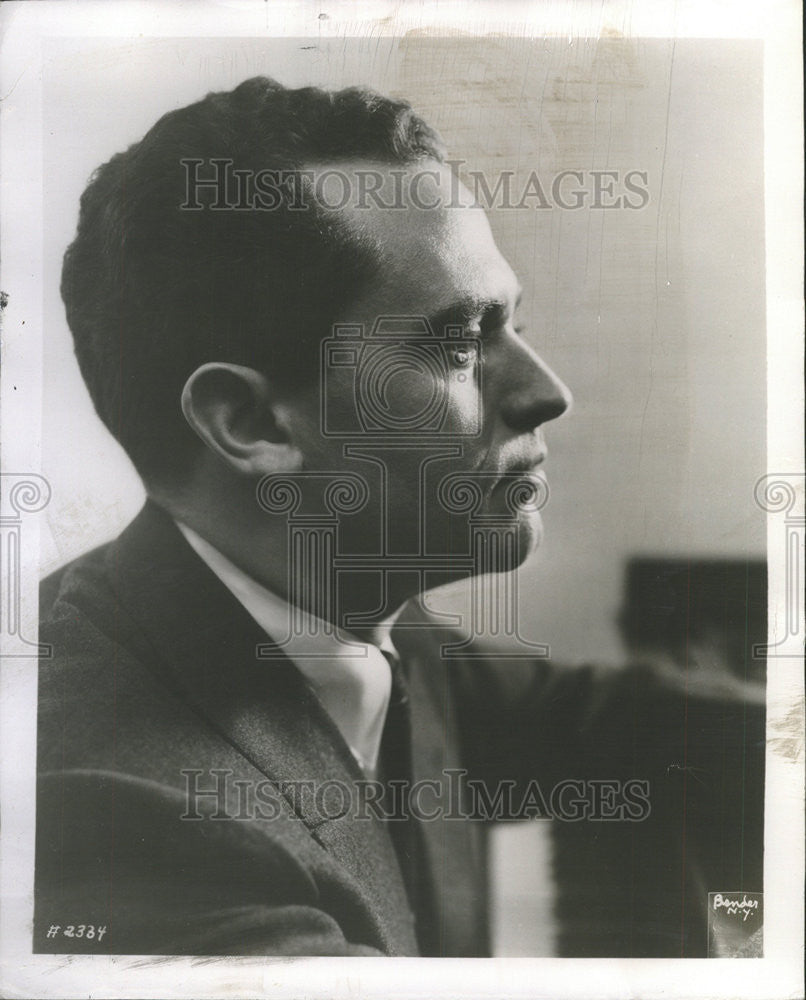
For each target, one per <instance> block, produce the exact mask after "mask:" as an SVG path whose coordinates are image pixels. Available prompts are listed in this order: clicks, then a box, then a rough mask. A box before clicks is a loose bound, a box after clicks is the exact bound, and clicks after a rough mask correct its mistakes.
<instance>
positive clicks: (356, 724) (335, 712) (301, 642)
mask: <svg viewBox="0 0 806 1000" xmlns="http://www.w3.org/2000/svg"><path fill="white" fill-rule="evenodd" d="M176 526H177V527H178V528H179V530H180V531H181V532H182V534H183V536H184V537H185V539H186V541H187V543H188V544H189V545H190V547H191V548H192V549H193V551H194V552H195V553H196V554H197V555H198V556H199V558H200V559H201V560H202V561H203V562H204V563H205V564H206V565H207V566H208V567H209V569H210V570H211V571H212V572H213V573H215V575H216V576H217V577H218V578H219V580H221V582H222V583H223V584H224V586H225V587H227V589H228V590H229V591H230V592H231V593H232V594H233V595H234V596H235V598H236V599H237V600H238V601H239V602H240V603H241V604H242V605H243V607H244V608H245V609H246V610H247V611H248V612H249V614H250V615H251V616H252V618H254V620H255V621H256V622H257V623H258V625H260V627H261V628H262V629H263V630H264V631H265V632H266V634H267V635H269V636H271V638H272V639H273V640H274V641H275V643H277V645H279V646H280V648H281V649H282V650H283V652H284V653H285V654H286V656H288V658H289V659H290V660H292V661H293V663H294V664H295V666H296V667H297V669H298V670H299V671H300V673H302V674H303V676H304V677H305V678H306V680H307V681H308V683H309V684H310V686H311V687H312V688H313V690H314V692H315V694H316V695H317V697H318V698H319V700H320V702H321V703H322V705H323V707H324V708H325V710H326V711H327V712H328V714H329V715H330V716H331V718H332V719H333V721H334V722H335V723H336V726H337V727H338V729H339V731H340V732H341V734H342V736H343V737H344V741H345V742H346V744H347V746H348V747H349V748H350V751H351V753H352V754H353V756H354V757H355V759H356V760H357V761H358V763H359V765H360V766H361V767H362V768H363V770H364V771H365V773H367V774H368V775H370V776H374V775H375V773H376V771H377V766H378V753H379V750H380V745H381V736H382V733H383V727H384V723H385V721H386V712H387V709H388V707H389V696H390V692H391V668H390V666H389V662H388V660H387V658H386V656H384V654H383V652H381V650H384V651H385V652H387V653H390V654H391V655H393V656H395V655H396V651H395V648H394V646H393V644H392V640H391V635H390V633H391V628H392V621H391V620H390V621H388V622H387V623H385V626H384V629H383V637H382V640H381V642H380V643H379V645H377V646H376V645H374V644H373V643H368V642H362V641H361V640H359V639H357V638H356V637H355V636H353V635H351V634H350V633H348V632H345V631H343V630H342V631H341V632H339V631H337V630H336V628H335V627H334V626H333V625H332V624H330V623H329V622H325V621H323V620H322V619H321V618H317V617H316V616H315V615H311V614H308V613H307V612H306V611H303V610H302V609H301V608H298V607H295V606H294V605H291V604H289V603H288V602H287V601H285V600H284V599H283V598H282V597H280V596H279V595H278V594H275V593H274V592H273V591H271V590H268V589H267V588H266V587H264V586H262V585H261V584H260V583H258V582H257V580H255V579H254V578H253V577H251V576H249V575H248V574H247V573H245V572H244V571H243V570H242V569H240V568H239V567H238V566H236V565H235V563H233V562H232V561H231V560H230V559H228V558H227V557H226V556H225V555H224V554H223V553H222V552H219V550H218V549H217V548H215V546H213V545H211V544H210V542H208V541H207V540H206V539H205V538H202V537H201V535H199V534H198V533H197V532H196V531H194V530H193V529H192V528H189V527H188V526H187V525H186V524H183V523H182V522H181V521H176Z"/></svg>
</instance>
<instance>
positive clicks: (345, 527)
mask: <svg viewBox="0 0 806 1000" xmlns="http://www.w3.org/2000/svg"><path fill="white" fill-rule="evenodd" d="M370 166H371V167H372V169H376V170H378V171H380V172H382V173H383V176H384V185H383V187H381V188H380V189H379V196H380V198H381V200H382V201H383V202H384V203H385V204H391V203H393V198H394V197H397V198H398V207H395V208H384V207H381V206H380V205H379V204H377V203H371V202H369V201H367V203H366V204H364V205H361V206H359V205H356V204H350V205H349V206H348V207H347V208H345V209H343V210H341V212H340V214H341V217H342V221H343V222H344V223H345V224H346V225H347V226H348V227H350V228H351V229H352V230H353V231H354V232H355V233H356V234H359V235H360V237H361V238H362V239H363V240H367V241H369V242H370V245H375V246H376V247H377V250H378V255H379V259H380V263H379V269H378V273H377V275H376V277H375V279H374V280H373V283H372V285H371V287H370V288H368V289H367V290H366V292H365V293H364V295H363V296H362V297H361V298H360V299H359V300H358V301H355V302H353V303H352V305H351V306H350V307H349V308H348V309H346V310H345V311H344V314H343V315H342V316H340V317H339V318H338V322H337V324H336V325H335V327H334V332H333V334H332V336H331V338H330V340H329V344H328V345H325V347H324V349H323V354H322V366H323V367H322V372H321V378H320V381H319V385H318V386H317V388H316V391H315V392H312V393H310V394H307V395H305V396H302V397H300V398H298V399H297V400H295V401H293V402H292V403H291V404H290V407H289V408H290V410H291V411H292V416H293V419H294V421H295V423H296V426H297V427H298V428H299V427H302V428H304V431H303V433H302V438H303V440H302V451H303V454H304V456H305V464H306V466H307V468H308V469H317V470H328V471H330V472H333V473H336V472H349V473H353V474H357V475H359V476H361V477H362V478H363V479H364V481H365V482H366V484H367V487H368V491H369V497H370V499H369V502H368V503H367V504H366V506H365V507H364V508H363V510H362V511H361V512H360V513H357V514H355V515H353V516H348V517H345V518H343V520H342V540H341V546H340V548H341V553H342V555H344V554H347V555H350V554H355V555H370V554H372V553H378V552H380V553H384V554H386V555H387V556H388V557H389V559H390V561H391V560H394V557H395V556H396V555H400V556H401V557H402V559H401V565H402V564H403V563H404V562H405V560H406V557H411V556H419V557H422V563H423V565H427V566H428V567H430V568H429V576H428V585H429V586H432V585H437V584H439V583H443V582H446V581H447V580H449V579H452V578H459V577H462V576H465V575H468V559H471V560H472V558H473V552H472V544H473V543H472V542H471V539H470V531H471V527H472V526H474V525H475V526H476V527H477V528H478V527H479V526H481V527H482V528H484V527H485V526H486V527H488V528H489V527H494V526H495V525H496V524H497V525H498V526H499V527H501V526H504V525H506V526H508V527H509V528H510V529H513V528H514V529H517V544H516V546H515V548H516V551H514V552H513V553H511V554H510V555H509V556H508V557H507V558H506V559H505V560H504V562H502V564H501V566H500V567H498V568H501V569H511V568H513V567H514V565H516V564H518V563H520V562H522V561H523V559H524V558H526V556H527V554H528V553H529V552H530V551H531V550H532V549H533V548H534V547H535V546H536V545H537V544H538V542H539V538H540V531H541V523H540V514H539V511H538V509H536V508H537V507H539V506H540V503H541V501H542V500H543V499H544V498H545V495H546V487H545V481H544V480H543V481H541V480H542V475H543V473H542V469H541V468H540V466H541V463H542V462H543V460H544V459H545V456H546V446H545V443H544V439H543V434H542V430H541V425H542V424H543V423H545V422H546V421H548V420H552V419H554V418H555V417H557V416H559V415H560V414H561V413H562V412H563V411H564V410H565V409H567V407H568V405H569V401H570V395H569V393H568V390H567V389H566V387H565V386H564V385H563V384H562V382H560V381H559V379H558V378H557V377H556V376H555V375H554V374H553V373H552V372H551V370H550V369H549V368H548V367H547V366H546V365H545V364H544V363H543V362H542V361H541V360H540V358H539V357H538V356H537V354H536V353H535V352H534V351H533V350H532V349H531V347H529V345H528V344H527V343H526V341H525V340H524V339H523V336H522V334H523V331H522V330H520V328H519V326H518V318H517V308H518V302H519V298H520V286H519V283H518V280H517V278H516V276H515V274H514V273H513V271H512V269H511V268H510V266H509V264H508V263H507V262H506V260H505V259H504V258H503V256H502V255H501V253H500V252H499V250H498V248H497V246H496V244H495V241H494V239H493V237H492V233H491V231H490V227H489V223H488V221H487V218H486V216H485V214H484V212H483V210H481V209H480V208H478V207H475V206H474V205H473V203H472V199H471V196H470V194H469V192H467V190H466V189H464V188H461V186H460V193H459V194H458V195H457V191H456V188H457V184H456V181H455V180H453V181H452V179H451V176H450V173H449V171H448V170H447V168H445V167H443V166H440V165H439V164H435V163H428V164H425V165H419V166H413V167H411V168H410V169H409V170H408V171H407V172H406V173H407V176H406V179H405V182H404V183H403V184H401V182H400V179H399V177H398V178H397V179H395V181H394V185H393V179H392V177H391V174H390V168H388V167H375V166H374V165H367V164H340V165H338V169H340V170H341V171H343V172H345V173H347V174H348V176H350V177H351V178H354V179H355V185H356V186H355V187H354V188H353V190H355V189H356V187H357V185H358V179H357V176H356V175H355V174H354V171H356V170H359V169H368V168H369V167H370ZM328 169H333V165H330V166H329V168H328ZM426 171H427V172H428V173H426ZM431 172H436V174H438V177H434V176H432V175H431ZM399 173H400V171H398V174H399ZM417 173H419V174H420V177H419V180H417V181H416V188H414V187H412V181H413V178H414V175H415V174H417ZM393 187H394V191H393ZM401 190H402V192H403V194H402V202H401V201H400V199H401ZM439 201H441V204H440V205H439V207H430V206H432V205H434V204H435V203H436V202H439ZM457 202H458V203H459V204H457ZM401 205H402V207H401ZM424 206H429V207H424ZM423 319H424V320H427V324H425V325H424V324H423ZM345 327H347V328H348V329H345ZM429 327H430V329H429ZM359 453H360V454H359ZM518 486H520V489H518ZM530 487H531V489H530ZM530 495H531V502H529V500H530ZM519 499H520V502H518V501H519ZM496 518H497V520H496ZM440 557H442V562H441V563H440ZM504 563H505V564H504ZM488 569H490V566H489V565H485V566H478V567H476V569H475V571H476V572H484V571H485V570H488ZM401 572H402V570H401Z"/></svg>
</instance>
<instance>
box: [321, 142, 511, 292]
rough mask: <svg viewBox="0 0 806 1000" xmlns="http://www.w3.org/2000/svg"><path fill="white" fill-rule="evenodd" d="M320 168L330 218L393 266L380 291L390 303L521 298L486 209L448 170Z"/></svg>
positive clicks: (429, 165) (422, 166)
mask: <svg viewBox="0 0 806 1000" xmlns="http://www.w3.org/2000/svg"><path fill="white" fill-rule="evenodd" d="M312 169H313V170H314V177H315V181H314V183H315V185H316V186H317V188H318V192H319V195H320V200H324V202H325V209H326V211H328V210H331V211H334V212H335V213H336V214H337V215H338V216H339V218H340V219H341V221H342V222H343V223H344V224H345V225H346V226H347V227H348V228H349V229H352V230H353V231H354V232H355V233H356V234H357V235H360V237H361V239H362V240H363V241H365V242H369V243H372V244H374V245H375V246H376V248H377V252H378V256H379V260H380V261H381V262H382V263H385V264H386V265H387V266H386V267H385V268H383V271H385V272H386V273H385V275H379V276H378V277H379V284H378V286H377V287H376V291H377V292H378V293H379V294H381V295H383V296H384V298H386V299H387V301H388V299H389V296H391V297H392V298H395V299H396V298H398V296H400V298H401V301H400V303H399V307H401V308H402V307H403V305H404V301H403V299H404V298H405V296H406V293H411V294H414V295H417V294H420V295H422V296H423V297H424V299H425V298H427V299H428V300H429V302H430V304H431V305H432V306H434V307H435V308H436V309H443V308H446V307H448V306H450V305H451V304H452V303H453V301H454V299H456V298H457V297H458V298H464V299H467V300H471V299H473V298H477V299H479V300H481V299H501V300H506V301H512V300H513V299H514V298H516V296H517V294H518V291H519V285H518V281H517V278H516V277H515V275H514V274H513V272H512V269H511V268H510V266H509V264H508V263H507V262H506V260H505V259H504V257H503V256H502V254H501V252H500V251H499V249H498V247H497V246H496V244H495V240H494V239H493V235H492V232H491V230H490V225H489V222H488V220H487V216H486V214H485V212H484V210H483V209H482V208H480V207H479V206H478V205H477V204H476V203H475V202H474V199H473V196H472V195H471V194H470V192H469V191H468V190H467V188H466V187H465V186H464V185H463V184H461V182H460V181H458V179H457V178H456V177H454V176H453V175H452V173H451V171H450V169H449V168H448V167H446V166H445V165H444V164H440V163H438V162H436V161H430V160H426V161H422V162H418V163H416V164H409V165H406V166H401V165H390V164H384V163H368V162H366V161H361V162H345V163H336V164H333V163H331V164H328V165H326V166H316V167H313V168H312ZM348 195H349V197H347V196H348ZM384 286H386V287H384ZM423 304H424V305H425V302H423ZM390 306H391V303H390Z"/></svg>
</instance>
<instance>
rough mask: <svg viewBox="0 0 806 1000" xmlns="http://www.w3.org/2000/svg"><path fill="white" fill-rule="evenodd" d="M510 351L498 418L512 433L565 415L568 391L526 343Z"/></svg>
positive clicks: (570, 397) (567, 404) (530, 428)
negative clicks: (500, 418)
mask: <svg viewBox="0 0 806 1000" xmlns="http://www.w3.org/2000/svg"><path fill="white" fill-rule="evenodd" d="M519 346H520V347H521V348H522V350H520V351H516V352H513V355H512V356H511V357H510V359H509V365H508V366H507V373H506V374H507V377H506V379H505V381H504V384H503V385H502V387H501V390H502V391H501V415H502V417H503V419H504V421H505V422H506V424H507V425H508V426H509V427H511V428H512V430H515V431H521V432H523V431H530V430H533V429H534V428H535V427H538V426H540V424H545V423H546V422H547V421H549V420H555V419H556V418H557V417H559V416H560V415H561V414H563V413H565V411H566V410H567V409H568V407H569V406H570V405H571V403H572V402H573V397H572V395H571V390H570V389H569V388H568V386H567V385H566V384H565V383H564V382H563V381H562V380H561V379H560V378H559V377H558V376H557V375H555V374H554V372H553V371H552V370H551V368H549V366H548V365H547V364H546V363H545V362H544V361H543V360H542V359H541V358H540V357H538V355H537V354H536V353H535V352H534V351H533V350H532V349H531V348H530V347H528V346H527V345H526V344H523V343H521V344H520V345H519Z"/></svg>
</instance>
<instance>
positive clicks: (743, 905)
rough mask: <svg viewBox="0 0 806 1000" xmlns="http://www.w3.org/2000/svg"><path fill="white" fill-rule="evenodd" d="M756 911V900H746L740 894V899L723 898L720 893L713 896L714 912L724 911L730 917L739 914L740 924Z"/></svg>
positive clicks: (744, 896) (736, 897) (743, 895)
mask: <svg viewBox="0 0 806 1000" xmlns="http://www.w3.org/2000/svg"><path fill="white" fill-rule="evenodd" d="M757 909H758V900H757V899H748V898H747V896H746V895H745V894H744V893H742V898H741V899H739V897H738V896H723V895H722V893H721V892H717V893H715V894H714V910H715V911H716V910H726V911H727V912H728V913H730V914H731V915H733V914H736V913H741V914H742V922H744V921H745V920H747V918H748V917H749V916H750V914H751V913H752V912H753V911H754V910H757Z"/></svg>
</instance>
